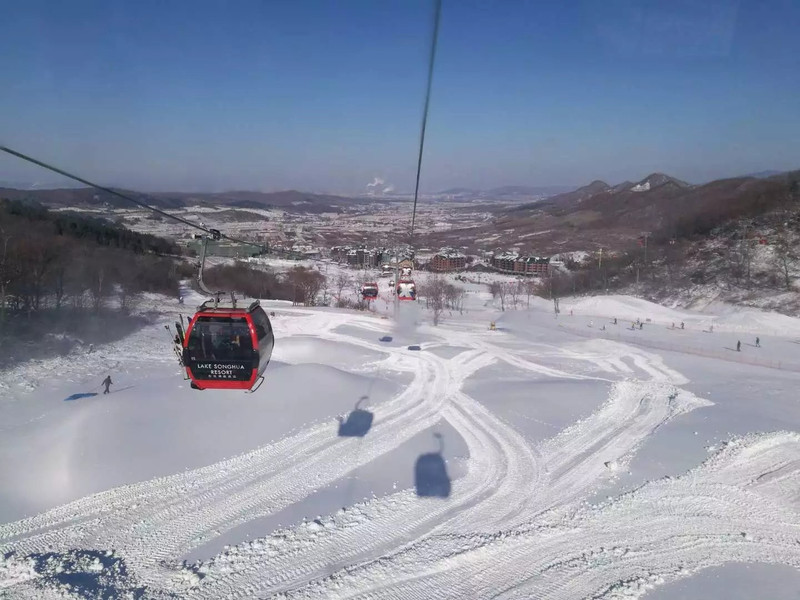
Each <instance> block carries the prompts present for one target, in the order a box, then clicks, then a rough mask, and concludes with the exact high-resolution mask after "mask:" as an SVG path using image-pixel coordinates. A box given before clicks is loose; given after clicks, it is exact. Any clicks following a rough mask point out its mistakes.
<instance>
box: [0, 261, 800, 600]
mask: <svg viewBox="0 0 800 600" xmlns="http://www.w3.org/2000/svg"><path fill="white" fill-rule="evenodd" d="M424 277H425V275H424V274H419V279H422V278H424ZM380 281H381V283H383V282H385V280H380ZM383 287H384V288H386V286H383ZM465 287H466V288H467V292H468V293H467V302H466V303H465V311H464V314H463V315H462V314H457V313H454V314H446V315H445V318H444V321H443V323H442V324H441V325H440V326H439V327H433V326H431V325H430V323H429V321H430V316H429V315H428V314H427V313H426V312H425V311H424V310H423V309H422V307H421V306H419V305H417V304H415V303H406V304H403V305H402V306H401V307H400V313H399V315H398V318H397V319H396V320H395V319H393V318H389V317H390V316H391V315H392V311H391V305H390V304H389V302H388V295H387V292H386V291H385V290H384V291H383V294H384V295H385V296H386V297H384V298H382V299H381V300H379V301H378V302H376V303H375V307H374V308H375V311H374V312H354V311H343V310H336V309H329V308H318V309H310V308H301V307H291V306H290V305H289V304H287V303H281V302H266V303H265V304H266V305H267V306H268V307H269V310H271V311H274V312H275V316H274V317H273V324H274V329H275V332H276V338H277V341H276V347H275V353H274V355H273V362H272V363H271V365H270V366H269V368H268V369H267V372H266V375H267V378H266V381H265V383H264V385H263V386H262V387H261V388H260V389H259V390H258V391H257V392H255V393H254V394H245V393H241V392H223V391H204V392H199V391H194V390H191V389H190V388H189V386H188V384H187V382H185V381H184V380H183V378H182V376H181V373H180V370H179V368H178V365H177V363H176V361H175V358H174V355H173V354H172V350H171V348H170V342H169V339H168V336H167V334H166V333H165V330H164V324H165V323H170V322H172V321H174V320H175V318H176V316H177V314H178V312H179V310H180V309H181V307H179V306H178V305H177V302H175V301H173V300H166V301H162V300H159V299H158V298H156V297H149V298H148V299H147V302H150V303H152V306H153V308H157V309H158V310H159V311H160V313H161V314H162V315H163V321H162V322H159V323H155V324H153V325H152V326H149V327H145V328H143V329H142V330H140V331H138V332H137V333H135V334H133V335H131V336H128V337H127V338H124V339H122V340H120V341H118V342H115V343H113V344H109V345H107V346H103V347H100V348H97V349H96V350H95V352H93V353H84V354H73V355H70V356H67V357H62V358H58V359H52V360H45V361H36V362H35V363H26V364H23V365H20V366H18V367H16V368H15V369H13V370H10V371H6V372H3V373H0V384H2V387H0V390H2V398H0V432H2V435H0V482H2V484H1V485H0V523H5V524H4V525H0V596H8V597H11V598H65V597H67V598H72V597H74V598H82V597H87V596H88V597H125V596H126V595H128V596H130V597H144V598H174V597H187V598H223V597H224V598H252V597H257V598H260V597H282V598H303V599H308V598H376V599H377V598H531V597H536V598H620V597H626V598H630V597H641V596H645V595H646V596H647V597H648V598H649V597H653V598H659V599H661V600H665V599H667V600H672V599H675V598H683V597H703V598H731V597H745V596H743V595H742V594H743V593H746V591H747V590H750V591H751V592H752V594H751V596H752V595H756V596H761V597H766V596H764V594H760V592H761V591H763V590H765V589H766V590H768V591H769V594H768V595H769V597H771V598H796V591H797V589H800V571H798V567H800V434H798V433H797V432H798V431H800V406H799V405H798V400H797V395H796V392H795V390H797V389H798V385H799V384H800V359H799V358H797V355H798V353H800V345H798V344H797V343H795V340H796V337H797V336H800V320H795V319H789V318H788V317H780V316H778V315H773V314H768V313H758V312H756V311H752V312H744V311H739V312H734V311H728V310H725V311H719V312H717V313H713V314H712V313H710V312H704V313H689V312H685V311H680V312H679V311H674V310H671V309H665V308H663V307H660V306H657V305H654V304H650V303H646V302H643V301H640V300H636V299H633V298H628V297H597V298H589V299H576V300H571V299H563V300H562V301H561V314H560V316H558V317H556V316H555V315H554V314H553V310H552V303H549V302H545V301H542V300H532V302H531V309H529V310H519V311H506V312H504V313H501V312H500V311H498V310H497V308H496V307H495V303H493V302H492V299H491V296H490V295H489V294H487V293H486V291H485V286H484V285H482V283H481V284H478V283H470V284H466V285H465ZM387 289H388V288H387ZM353 293H355V292H353ZM198 300H199V298H195V297H192V296H190V297H189V298H188V299H187V307H188V306H193V305H194V304H195V303H196V302H197V301H198ZM420 304H422V303H420ZM185 308H186V307H184V309H185ZM570 310H572V315H570V314H569V311H570ZM614 317H617V320H618V323H617V324H616V325H614V324H613V318H614ZM637 318H638V319H641V320H642V321H643V322H644V325H643V327H642V329H638V327H636V328H635V329H630V325H631V322H632V321H635V320H636V319H637ZM648 319H649V321H648ZM490 321H496V323H497V330H496V331H489V328H488V325H489V322H490ZM681 321H682V322H684V329H680V322H681ZM672 322H676V325H677V327H676V328H675V329H673V328H672V327H671V324H672ZM712 324H713V325H714V331H713V333H711V332H710V328H709V326H710V325H712ZM756 335H759V336H760V338H761V339H760V342H761V347H759V348H756V347H755V346H754V345H751V344H753V340H754V338H755V336H756ZM751 338H752V339H751ZM739 339H741V341H742V342H743V348H742V351H741V352H736V350H735V348H734V349H727V348H730V347H731V344H735V343H736V341H737V340H739ZM414 346H418V347H419V349H412V347H414ZM109 373H110V374H111V376H112V378H113V380H114V385H113V386H112V392H113V393H112V394H111V395H109V396H105V397H104V396H102V395H96V393H97V391H98V388H99V384H100V381H101V380H102V379H103V378H104V377H105V375H107V374H109ZM765 581H768V584H765V583H764V582H765ZM736 594H739V595H738V596H736Z"/></svg>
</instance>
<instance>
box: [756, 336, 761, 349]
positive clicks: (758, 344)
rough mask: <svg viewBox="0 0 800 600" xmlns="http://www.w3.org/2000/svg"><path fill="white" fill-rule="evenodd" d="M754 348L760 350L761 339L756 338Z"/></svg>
mask: <svg viewBox="0 0 800 600" xmlns="http://www.w3.org/2000/svg"><path fill="white" fill-rule="evenodd" d="M756 348H761V338H756Z"/></svg>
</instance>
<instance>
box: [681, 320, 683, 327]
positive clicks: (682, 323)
mask: <svg viewBox="0 0 800 600" xmlns="http://www.w3.org/2000/svg"><path fill="white" fill-rule="evenodd" d="M681 329H683V321H681Z"/></svg>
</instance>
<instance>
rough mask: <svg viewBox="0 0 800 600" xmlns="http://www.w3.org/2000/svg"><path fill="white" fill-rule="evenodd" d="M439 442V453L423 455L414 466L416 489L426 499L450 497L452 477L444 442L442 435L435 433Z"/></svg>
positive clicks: (418, 494)
mask: <svg viewBox="0 0 800 600" xmlns="http://www.w3.org/2000/svg"><path fill="white" fill-rule="evenodd" d="M433 435H434V437H435V438H436V439H438V440H439V450H438V452H427V453H425V454H421V455H420V456H419V458H418V459H417V462H416V464H415V465H414V487H415V488H416V490H417V496H421V497H426V498H447V497H448V496H450V476H449V475H448V474H447V465H445V462H444V457H443V456H442V452H444V441H443V439H442V434H440V433H434V434H433Z"/></svg>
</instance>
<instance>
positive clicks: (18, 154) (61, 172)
mask: <svg viewBox="0 0 800 600" xmlns="http://www.w3.org/2000/svg"><path fill="white" fill-rule="evenodd" d="M0 150H2V151H3V152H5V153H6V154H10V155H11V156H16V157H17V158H20V159H22V160H24V161H27V162H29V163H32V164H34V165H37V166H40V167H42V168H44V169H47V170H48V171H52V172H53V173H58V174H59V175H63V176H64V177H67V178H69V179H72V180H73V181H77V182H79V183H82V184H84V185H87V186H89V187H91V188H95V189H97V190H100V191H103V192H106V193H107V194H111V195H112V196H116V197H117V198H122V199H123V200H126V201H128V202H131V203H133V204H136V205H138V206H140V207H142V208H146V209H147V210H151V211H153V212H154V213H157V214H159V215H162V216H164V217H167V218H169V219H172V220H174V221H177V222H178V223H183V224H184V225H188V226H189V227H192V228H194V229H197V230H199V231H202V232H204V233H206V234H208V235H211V236H212V237H215V239H216V237H217V236H218V237H220V238H223V239H226V240H228V241H230V242H234V243H237V244H246V245H248V246H256V247H259V248H263V247H264V245H263V244H259V243H256V242H248V241H246V240H240V239H238V238H234V237H231V236H229V235H225V234H224V233H222V232H221V231H219V230H217V229H212V228H210V227H204V226H203V225H198V224H197V223H192V222H191V221H189V220H187V219H184V218H182V217H178V216H176V215H173V214H170V213H168V212H167V211H165V210H161V209H160V208H156V207H155V206H151V205H150V204H147V203H146V202H142V201H141V200H137V199H136V198H134V197H132V196H129V195H127V194H124V193H122V192H118V191H117V190H115V189H112V188H110V187H106V186H104V185H100V184H99V183H94V182H92V181H89V180H88V179H84V178H83V177H79V176H77V175H75V174H73V173H70V172H69V171H65V170H64V169H60V168H58V167H56V166H54V165H51V164H48V163H46V162H44V161H41V160H38V159H36V158H33V157H32V156H28V155H27V154H23V153H22V152H19V151H18V150H14V149H12V148H9V147H8V146H3V145H0ZM142 196H144V197H146V198H151V196H149V195H147V194H142Z"/></svg>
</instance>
